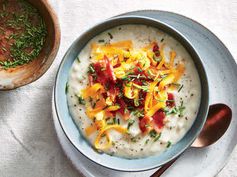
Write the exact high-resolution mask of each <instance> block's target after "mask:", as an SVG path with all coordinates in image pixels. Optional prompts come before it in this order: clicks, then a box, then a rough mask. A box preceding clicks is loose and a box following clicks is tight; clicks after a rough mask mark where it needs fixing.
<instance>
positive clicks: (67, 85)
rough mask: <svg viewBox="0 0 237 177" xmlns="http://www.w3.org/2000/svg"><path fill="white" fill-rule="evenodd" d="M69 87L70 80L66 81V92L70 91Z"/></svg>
mask: <svg viewBox="0 0 237 177" xmlns="http://www.w3.org/2000/svg"><path fill="white" fill-rule="evenodd" d="M68 88H69V84H68V82H67V83H66V87H65V93H68Z"/></svg>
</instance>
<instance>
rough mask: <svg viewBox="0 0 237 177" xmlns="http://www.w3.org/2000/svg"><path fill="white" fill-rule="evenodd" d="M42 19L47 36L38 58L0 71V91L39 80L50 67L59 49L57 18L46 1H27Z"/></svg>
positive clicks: (59, 36) (59, 35)
mask: <svg viewBox="0 0 237 177" xmlns="http://www.w3.org/2000/svg"><path fill="white" fill-rule="evenodd" d="M27 1H28V2H30V3H31V4H32V5H33V6H34V7H36V8H37V9H38V10H39V12H40V14H41V16H42V17H43V19H44V21H45V23H46V28H47V36H46V41H45V43H44V46H43V49H42V50H41V52H40V54H39V56H38V57H37V58H35V59H34V60H33V61H32V62H30V63H28V64H25V65H22V66H17V67H16V68H10V69H7V70H5V69H0V90H11V89H15V88H18V87H21V86H24V85H26V84H29V83H31V82H33V81H35V80H37V79H39V78H40V77H41V76H42V75H43V74H44V73H45V72H46V71H47V70H48V69H49V67H50V66H51V64H52V63H53V60H54V59H55V57H56V54H57V52H58V49H59V44H60V38H61V34H60V27H59V22H58V18H57V16H56V14H55V12H54V10H53V9H52V7H51V6H50V5H49V3H48V1H47V0H37V1H36V0H27Z"/></svg>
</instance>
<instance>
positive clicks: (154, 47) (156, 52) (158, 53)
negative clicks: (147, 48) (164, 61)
mask: <svg viewBox="0 0 237 177" xmlns="http://www.w3.org/2000/svg"><path fill="white" fill-rule="evenodd" d="M152 51H153V52H154V53H155V55H156V57H159V56H160V51H159V46H158V44H157V43H154V46H153V49H152Z"/></svg>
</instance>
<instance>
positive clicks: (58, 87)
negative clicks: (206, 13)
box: [54, 15, 209, 172]
mask: <svg viewBox="0 0 237 177" xmlns="http://www.w3.org/2000/svg"><path fill="white" fill-rule="evenodd" d="M121 19H122V20H127V19H133V20H146V21H150V22H151V23H157V25H160V26H162V25H163V27H164V26H165V28H167V29H169V30H170V31H172V33H174V34H175V35H176V37H177V36H178V37H179V38H181V39H182V40H183V43H185V44H186V45H187V46H188V47H189V48H190V49H192V53H194V55H196V57H195V58H196V59H195V60H198V62H199V65H201V66H199V67H201V69H202V76H200V79H201V81H203V83H205V84H206V85H205V96H206V98H205V100H204V103H205V104H204V105H200V109H199V113H198V116H197V118H199V117H200V116H199V114H202V118H201V119H200V120H201V123H200V125H199V126H198V127H197V129H196V130H195V131H194V134H192V136H191V138H189V141H188V142H186V143H184V144H185V145H183V146H182V148H181V149H178V151H177V149H176V150H175V147H177V146H178V145H180V143H181V142H182V141H184V140H183V139H187V138H183V139H182V140H180V141H179V142H178V143H177V144H175V145H174V146H172V147H171V148H170V149H168V150H167V151H166V152H164V153H162V154H161V155H160V156H150V157H147V158H141V159H124V158H120V157H114V156H110V155H107V154H99V153H97V152H95V151H94V150H93V148H92V147H91V146H90V145H89V144H88V143H87V142H86V140H83V142H81V144H80V143H79V139H78V138H82V137H77V138H76V137H75V136H74V135H75V133H76V134H78V136H79V135H80V133H79V130H78V128H77V127H76V125H75V123H74V122H73V120H72V118H71V116H70V115H69V112H68V107H67V102H66V94H65V85H66V82H65V79H64V83H62V78H65V77H66V81H67V78H68V76H67V75H68V72H69V70H66V71H64V68H65V67H66V66H65V65H66V64H67V63H66V62H67V60H72V61H71V64H72V63H73V61H74V60H75V58H76V57H73V59H72V58H71V59H70V56H68V55H72V54H74V55H75V56H77V55H78V52H76V53H73V48H74V47H75V45H76V44H77V43H78V42H79V41H80V40H81V39H83V37H84V36H85V35H88V33H89V32H90V31H92V30H94V29H95V28H101V26H102V25H106V24H107V23H113V22H114V21H117V20H121ZM140 24H142V23H140ZM115 26H119V25H114V27H115ZM151 26H152V25H151ZM108 29H109V28H108ZM161 30H162V29H161ZM99 33H101V31H100V32H98V33H97V34H99ZM97 34H95V35H93V36H92V37H91V38H93V37H94V36H96V35H97ZM87 42H88V41H87ZM87 42H84V43H85V44H86V43H87ZM80 50H81V49H80ZM70 66H71V65H70ZM69 68H70V67H69ZM65 72H66V75H65ZM203 77H204V78H203ZM203 83H202V84H203ZM202 92H203V90H202ZM60 93H62V94H60ZM202 94H203V93H202ZM59 96H61V97H59ZM62 98H63V99H64V101H63V103H62V102H60V99H62ZM203 99H204V98H202V100H203ZM54 102H55V110H56V114H57V117H58V120H59V123H60V126H61V127H62V130H63V132H64V134H65V135H66V137H67V139H68V140H69V142H70V143H71V144H72V145H73V146H74V147H75V149H76V150H78V151H79V152H80V153H81V154H83V155H84V156H85V157H87V158H88V159H89V160H91V161H93V162H95V163H96V164H99V165H101V166H103V167H106V168H109V169H112V170H118V171H127V172H138V171H145V170H151V169H154V168H157V167H159V166H161V165H163V164H165V163H167V162H169V161H170V160H172V159H174V158H175V157H177V156H179V155H180V154H181V153H182V152H183V151H184V150H186V149H187V148H188V147H190V145H191V144H192V142H193V141H194V140H195V138H196V137H197V135H198V134H199V133H200V131H201V129H202V127H203V125H204V123H205V120H206V117H207V112H208V107H209V88H208V80H207V75H206V72H205V68H204V65H203V63H202V60H201V58H200V56H199V54H198V52H197V51H196V50H195V49H194V48H193V47H192V45H191V43H190V42H189V40H188V39H187V38H185V37H184V36H183V35H182V34H181V33H180V32H178V31H177V30H176V29H174V28H173V27H171V26H170V25H168V24H166V23H164V22H161V21H158V20H156V19H153V18H149V17H143V16H135V15H128V16H126V15H123V16H119V17H114V18H112V19H108V20H105V21H103V22H101V23H99V24H97V25H95V26H93V27H92V28H90V29H89V30H87V31H85V32H84V33H83V34H81V35H80V36H79V37H78V38H77V39H76V40H75V41H74V42H73V43H72V45H71V46H70V47H69V49H68V50H67V52H66V54H65V55H64V57H63V59H62V61H61V63H60V66H59V69H58V72H57V75H56V80H55V87H54ZM62 104H66V107H65V106H63V107H62ZM59 108H63V109H66V112H67V113H66V114H67V115H65V116H63V115H62V114H63V112H64V111H62V110H61V109H59ZM201 108H202V109H201ZM200 112H201V113H200ZM64 114H65V112H64ZM197 118H196V119H197ZM66 123H69V125H68V124H66ZM194 124H195V125H196V120H195V123H194ZM193 126H194V125H193ZM70 129H73V130H74V131H73V132H71V133H69V131H70ZM191 129H193V128H191ZM191 129H190V130H189V131H188V133H187V134H186V135H185V137H186V136H187V135H188V134H190V133H189V132H190V131H191ZM75 131H76V132H75ZM73 133H74V135H72V134H73ZM80 136H81V135H80ZM75 138H76V139H77V140H75ZM73 139H74V140H73ZM78 143H79V144H78ZM82 143H83V144H82ZM80 146H82V147H80ZM83 146H85V147H86V149H85V151H84V152H82V151H83V150H82V148H83ZM172 149H173V150H172ZM88 151H90V152H89V153H88ZM93 152H94V155H96V154H97V156H98V155H99V156H100V157H101V158H106V159H107V160H108V161H109V160H110V161H111V160H113V162H115V163H117V165H116V166H113V165H110V164H104V163H101V162H100V160H99V159H93V157H92V155H90V153H93ZM95 153H96V154H95ZM167 153H170V154H171V155H168V158H166V159H165V160H163V162H162V163H161V162H159V163H157V164H153V165H147V163H149V162H151V161H152V160H153V161H152V162H153V163H155V162H156V159H158V158H161V156H164V154H167ZM114 159H115V160H114ZM154 161H155V162H154ZM131 162H133V163H136V164H138V162H139V164H138V166H136V165H135V166H136V167H132V168H128V167H127V166H128V165H129V164H130V165H131ZM118 164H120V165H118ZM121 164H124V167H121ZM141 164H143V165H147V166H146V167H142V165H141ZM118 166H120V167H118ZM122 166H123V165H122Z"/></svg>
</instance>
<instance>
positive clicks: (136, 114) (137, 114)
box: [132, 109, 144, 118]
mask: <svg viewBox="0 0 237 177" xmlns="http://www.w3.org/2000/svg"><path fill="white" fill-rule="evenodd" d="M132 113H133V115H134V116H137V117H138V118H139V117H144V110H138V109H137V110H135V111H133V112H132Z"/></svg>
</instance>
